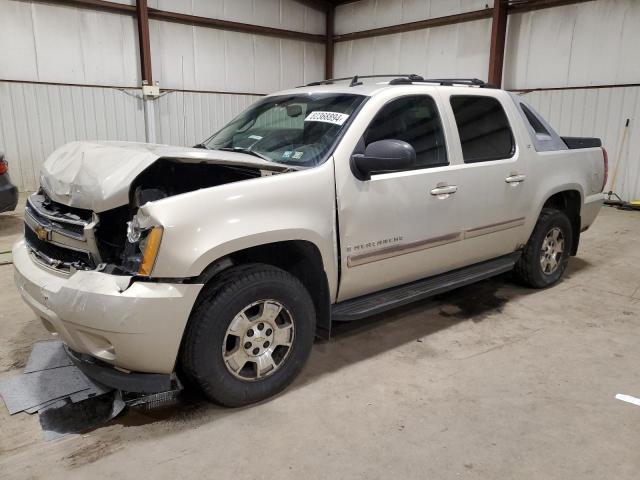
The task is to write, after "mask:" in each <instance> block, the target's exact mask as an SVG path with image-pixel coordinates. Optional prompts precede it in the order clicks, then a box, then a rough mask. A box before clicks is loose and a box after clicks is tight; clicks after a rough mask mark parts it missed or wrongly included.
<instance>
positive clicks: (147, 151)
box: [40, 142, 285, 212]
mask: <svg viewBox="0 0 640 480" xmlns="http://www.w3.org/2000/svg"><path fill="white" fill-rule="evenodd" d="M159 158H179V159H183V160H185V161H192V162H210V163H215V164H224V165H228V164H232V165H239V166H250V167H256V168H261V169H265V170H284V169H285V167H284V166H283V165H279V164H277V163H272V162H268V161H266V160H261V159H259V158H255V157H252V156H250V155H247V154H244V153H236V152H226V151H220V150H204V149H199V148H188V147H172V146H168V145H157V144H148V143H133V142H72V143H68V144H66V145H64V146H63V147H60V148H59V149H58V150H56V151H55V152H53V153H52V154H51V155H50V156H49V157H48V158H47V159H46V160H45V162H44V164H43V165H42V169H41V172H40V184H41V186H42V188H43V189H44V190H45V191H46V192H47V194H48V195H49V196H50V197H51V199H52V200H54V201H56V202H58V203H62V204H65V205H69V206H71V207H76V208H83V209H88V210H92V211H94V212H103V211H105V210H110V209H112V208H115V207H119V206H121V205H126V204H127V203H128V202H129V186H130V185H131V182H133V180H134V179H135V178H136V177H137V176H138V175H139V174H140V173H141V172H142V171H143V170H145V169H146V168H147V167H149V166H150V165H151V164H152V163H154V162H155V161H156V160H158V159H159Z"/></svg>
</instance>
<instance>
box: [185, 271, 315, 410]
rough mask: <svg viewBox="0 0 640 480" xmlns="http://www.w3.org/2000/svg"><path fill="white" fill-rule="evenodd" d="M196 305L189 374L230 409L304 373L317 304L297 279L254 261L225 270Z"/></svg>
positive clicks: (187, 337)
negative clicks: (251, 263)
mask: <svg viewBox="0 0 640 480" xmlns="http://www.w3.org/2000/svg"><path fill="white" fill-rule="evenodd" d="M205 288H207V291H206V292H204V294H203V295H202V299H201V300H200V302H199V303H198V305H197V306H196V307H195V308H194V311H193V313H192V315H191V319H190V321H189V326H188V328H187V332H186V334H185V339H184V343H183V347H182V353H181V363H182V370H183V373H184V374H185V375H186V376H187V380H188V381H189V382H190V383H191V384H194V385H196V386H198V387H199V388H200V389H201V390H202V392H203V393H204V394H205V396H206V397H207V398H209V399H210V400H212V401H214V402H216V403H219V404H222V405H225V406H230V407H237V406H242V405H246V404H249V403H254V402H258V401H260V400H263V399H265V398H268V397H271V396H273V395H275V394H277V393H278V392H280V391H281V390H283V389H284V388H285V387H286V386H287V385H289V383H291V381H293V379H294V378H295V377H296V376H297V374H298V373H299V372H300V370H301V369H302V366H303V365H304V363H305V361H306V360H307V358H308V356H309V353H310V351H311V347H312V345H313V339H314V336H315V309H314V305H313V301H312V299H311V297H310V295H309V293H308V292H307V290H306V289H305V288H304V286H303V285H302V284H301V283H300V281H299V280H298V279H297V278H295V277H294V276H293V275H291V274H289V273H287V272H285V271H284V270H280V269H278V268H275V267H272V266H269V265H261V264H253V265H245V266H240V267H235V268H232V269H230V270H229V271H227V272H225V273H223V274H222V275H221V278H219V279H218V281H216V282H215V283H214V284H213V285H211V286H209V287H205Z"/></svg>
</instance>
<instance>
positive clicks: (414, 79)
mask: <svg viewBox="0 0 640 480" xmlns="http://www.w3.org/2000/svg"><path fill="white" fill-rule="evenodd" d="M391 77H396V78H393V79H392V80H390V81H389V85H413V84H415V83H436V84H438V85H442V86H449V87H450V86H453V85H467V86H472V87H480V88H497V87H496V86H494V85H491V84H490V83H487V82H485V81H484V80H480V79H479V78H423V77H421V76H420V75H416V74H415V73H409V74H406V73H401V74H398V73H391V74H385V75H383V74H378V75H354V76H353V77H341V78H330V79H328V80H320V81H318V82H311V83H307V84H306V85H305V87H315V86H318V85H331V84H333V83H334V82H345V81H350V83H349V86H350V87H355V86H358V85H362V82H361V81H360V80H361V79H363V78H391Z"/></svg>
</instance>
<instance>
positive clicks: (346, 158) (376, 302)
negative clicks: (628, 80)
mask: <svg viewBox="0 0 640 480" xmlns="http://www.w3.org/2000/svg"><path fill="white" fill-rule="evenodd" d="M606 177H607V156H606V152H605V151H604V149H603V148H602V147H601V143H600V141H599V140H598V139H594V138H568V137H559V136H558V134H557V133H556V132H555V131H554V130H553V129H552V128H551V126H550V125H549V124H548V123H547V122H546V121H545V120H544V119H543V118H542V117H541V116H540V115H539V114H537V113H536V112H535V111H534V110H533V109H532V108H531V107H530V106H528V105H527V104H526V103H525V102H524V101H522V99H521V98H520V97H519V96H517V95H514V94H511V93H508V92H505V91H503V90H499V89H495V88H491V87H490V86H489V85H486V84H484V83H483V82H481V81H478V80H475V79H472V80H424V79H422V78H421V77H418V76H410V77H402V78H398V79H394V80H392V81H389V82H383V83H370V84H362V82H360V81H359V80H358V79H357V78H355V79H354V80H353V81H352V82H351V83H348V82H347V83H345V84H340V83H339V82H335V81H334V82H332V81H327V82H319V83H316V84H312V85H310V86H307V87H302V88H297V89H293V90H288V91H284V92H281V93H277V94H274V95H269V96H267V97H265V98H264V99H262V100H260V101H258V102H257V103H255V104H254V105H253V106H251V107H250V108H249V109H248V110H247V111H245V112H244V113H242V114H241V115H240V116H238V117H237V118H236V119H234V120H233V121H232V122H231V123H229V124H228V125H227V126H225V127H224V128H222V130H220V131H219V132H218V133H216V134H215V135H213V136H212V137H211V138H209V139H208V140H205V141H203V143H202V144H200V145H198V146H196V147H195V148H183V147H170V146H164V145H150V144H141V143H115V142H75V143H70V144H68V145H65V146H63V147H62V148H60V149H59V150H57V151H55V152H54V153H52V154H51V156H50V157H49V158H48V159H47V160H46V162H45V163H44V165H43V167H42V172H41V178H40V189H39V191H38V192H36V193H35V194H33V195H31V197H30V198H29V199H28V202H27V205H26V210H25V237H24V239H22V240H20V241H19V242H18V243H17V244H16V245H15V246H14V249H13V258H14V265H15V279H16V284H17V286H18V288H19V290H20V293H21V294H22V297H23V298H24V300H25V301H26V302H27V303H28V304H29V306H30V307H31V308H32V309H33V310H34V311H35V313H36V315H37V316H38V317H39V318H40V319H41V320H42V323H43V324H44V326H45V327H46V328H47V329H48V330H49V331H50V332H52V333H54V334H57V335H58V336H59V337H60V338H61V339H62V340H63V341H64V343H65V344H66V348H67V352H68V353H69V355H70V356H71V358H72V359H73V361H74V362H75V363H76V364H77V365H78V366H79V367H80V368H81V369H82V370H83V371H84V372H85V373H87V375H89V376H91V377H93V378H95V379H97V380H98V381H100V382H102V383H104V384H107V385H111V386H114V387H116V388H120V389H122V390H126V391H131V392H153V391H162V390H163V389H168V388H169V386H170V385H171V382H172V381H173V380H174V379H175V378H176V375H177V376H178V377H179V378H181V379H182V380H184V381H186V382H187V383H188V384H190V385H194V386H196V387H198V388H199V389H200V390H202V392H203V393H204V395H205V396H206V397H207V398H209V399H210V400H212V401H215V402H217V403H220V404H223V405H227V406H239V405H245V404H248V403H251V402H256V401H259V400H262V399H265V398H267V397H270V396H272V395H274V394H276V393H278V392H280V391H281V390H283V389H284V388H285V387H286V386H287V385H288V384H289V383H290V382H291V381H292V380H293V379H294V377H295V376H296V375H297V374H298V373H299V372H300V370H301V368H302V366H303V365H304V363H305V361H306V359H307V357H308V356H309V353H310V350H311V347H312V344H313V340H314V337H315V336H320V337H324V338H327V337H328V336H329V334H330V330H331V324H332V321H347V320H354V319H359V318H363V317H365V316H368V315H372V314H375V313H379V312H382V311H385V310H388V309H390V308H393V307H396V306H398V305H403V304H406V303H408V302H412V301H415V300H417V299H422V298H426V297H428V296H430V295H434V294H437V293H441V292H444V291H446V290H450V289H453V288H456V287H459V286H461V285H466V284H469V283H472V282H475V281H478V280H481V279H485V278H488V277H490V276H493V275H497V274H500V273H503V272H506V271H509V270H512V269H514V270H515V273H516V274H517V276H518V277H519V278H520V279H521V280H522V281H523V282H524V283H525V284H527V285H529V286H531V287H534V288H544V287H548V286H551V285H553V284H555V283H556V282H557V281H558V280H559V279H560V277H561V276H562V274H563V272H564V270H565V268H566V266H567V262H568V260H569V257H570V256H571V255H575V254H576V252H577V249H578V240H579V238H580V234H581V232H583V231H584V230H586V229H587V228H588V227H589V226H590V225H591V224H592V223H593V221H594V219H595V218H596V215H597V214H598V211H599V210H600V207H601V204H602V201H603V195H602V193H601V192H602V191H603V188H604V185H605V183H606Z"/></svg>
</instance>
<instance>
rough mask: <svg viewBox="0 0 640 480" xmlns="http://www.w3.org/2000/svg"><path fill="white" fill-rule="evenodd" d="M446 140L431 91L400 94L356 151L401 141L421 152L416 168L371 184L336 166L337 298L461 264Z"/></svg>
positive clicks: (379, 115)
mask: <svg viewBox="0 0 640 480" xmlns="http://www.w3.org/2000/svg"><path fill="white" fill-rule="evenodd" d="M413 88H415V87H413ZM363 114H364V112H363ZM445 138H446V137H445V131H444V129H443V125H442V121H441V119H440V115H439V108H438V104H437V101H436V100H435V99H434V98H433V97H432V96H430V95H415V94H412V95H407V96H402V97H396V98H394V99H392V100H390V101H388V102H387V103H385V104H383V105H381V106H380V107H379V110H378V111H377V113H376V114H375V117H374V119H373V121H371V123H370V124H369V126H368V127H367V128H366V130H365V131H364V134H363V135H362V137H361V138H360V141H359V143H358V147H357V148H356V153H363V152H362V149H363V148H366V146H367V145H368V144H370V143H372V142H375V141H379V140H384V139H395V140H402V141H405V142H407V143H409V144H410V145H411V146H412V147H413V148H414V149H415V151H416V165H415V166H414V167H413V168H411V169H408V170H404V171H395V172H393V173H383V174H377V175H375V174H374V175H372V176H371V179H370V180H366V181H361V180H358V179H357V178H356V177H355V176H354V175H353V173H352V171H351V170H350V169H349V168H345V167H344V165H345V164H344V163H341V166H342V168H338V167H337V168H336V188H337V199H338V222H339V232H340V247H339V248H340V261H341V272H342V273H341V281H340V288H339V292H338V301H342V300H347V299H349V298H353V297H357V296H360V295H364V294H367V293H371V292H374V291H378V290H382V289H385V288H388V287H393V286H396V285H400V284H403V283H407V282H411V281H413V280H417V279H420V278H424V277H427V276H431V275H435V274H438V273H442V272H445V271H448V270H451V269H453V268H456V267H457V266H460V260H459V259H460V255H459V253H460V249H461V241H460V240H461V239H462V234H461V219H460V207H459V202H458V198H457V197H458V196H457V194H456V191H457V188H458V184H459V182H458V180H459V175H458V172H457V170H456V169H455V168H454V167H453V166H452V165H451V164H450V161H449V159H450V158H451V156H450V154H449V153H448V148H447V144H446V141H445ZM359 150H360V151H359ZM336 161H338V160H336ZM341 161H342V162H345V163H348V159H341Z"/></svg>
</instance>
